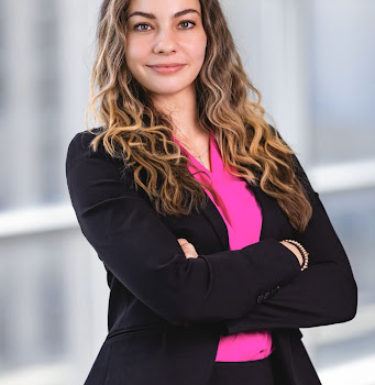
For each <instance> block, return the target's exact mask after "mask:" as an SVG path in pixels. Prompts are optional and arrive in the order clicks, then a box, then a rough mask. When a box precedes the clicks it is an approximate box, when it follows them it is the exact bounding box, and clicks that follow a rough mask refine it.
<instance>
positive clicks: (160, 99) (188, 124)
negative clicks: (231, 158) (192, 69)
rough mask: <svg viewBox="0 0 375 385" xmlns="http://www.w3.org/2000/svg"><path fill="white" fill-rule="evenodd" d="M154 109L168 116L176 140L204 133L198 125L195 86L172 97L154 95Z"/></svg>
mask: <svg viewBox="0 0 375 385" xmlns="http://www.w3.org/2000/svg"><path fill="white" fill-rule="evenodd" d="M152 101H153V103H154V105H155V107H156V108H157V109H158V110H159V111H162V112H163V113H165V114H166V115H168V116H169V118H170V119H171V122H172V126H173V135H174V136H175V137H176V138H179V137H180V138H181V136H182V137H183V136H184V135H185V137H190V138H191V137H195V136H197V135H202V133H204V131H203V129H202V128H201V126H200V124H199V119H198V108H197V101H196V91H195V86H194V87H190V88H187V89H185V90H184V91H183V92H180V93H178V94H174V95H154V96H153V97H152Z"/></svg>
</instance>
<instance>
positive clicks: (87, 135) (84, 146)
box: [67, 127, 103, 158]
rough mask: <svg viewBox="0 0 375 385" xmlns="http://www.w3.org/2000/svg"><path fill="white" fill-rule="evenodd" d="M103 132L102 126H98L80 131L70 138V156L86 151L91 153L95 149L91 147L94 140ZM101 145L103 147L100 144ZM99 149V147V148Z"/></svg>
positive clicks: (87, 153) (68, 153) (68, 151)
mask: <svg viewBox="0 0 375 385" xmlns="http://www.w3.org/2000/svg"><path fill="white" fill-rule="evenodd" d="M101 132H103V130H102V128H101V127H97V128H94V129H92V130H91V131H88V130H85V131H81V132H78V133H77V134H75V136H74V137H73V138H72V139H71V140H70V142H69V145H68V150H67V155H68V158H69V157H71V156H73V155H75V154H82V153H85V154H86V155H89V154H90V153H91V152H92V151H93V149H92V148H91V146H90V145H91V142H92V140H93V139H94V138H95V137H96V136H97V135H98V134H100V133H101ZM100 147H103V146H102V145H100ZM98 150H99V148H98Z"/></svg>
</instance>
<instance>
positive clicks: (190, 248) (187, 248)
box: [177, 238, 198, 258]
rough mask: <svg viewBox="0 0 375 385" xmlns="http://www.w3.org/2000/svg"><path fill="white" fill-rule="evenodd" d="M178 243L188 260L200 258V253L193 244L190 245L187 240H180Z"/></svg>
mask: <svg viewBox="0 0 375 385" xmlns="http://www.w3.org/2000/svg"><path fill="white" fill-rule="evenodd" d="M177 241H178V243H179V244H180V246H181V248H182V250H183V251H184V253H185V257H186V258H198V253H197V251H196V250H195V247H194V245H193V244H192V243H189V242H188V241H187V240H186V239H185V238H179V239H177Z"/></svg>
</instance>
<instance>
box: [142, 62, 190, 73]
mask: <svg viewBox="0 0 375 385" xmlns="http://www.w3.org/2000/svg"><path fill="white" fill-rule="evenodd" d="M184 66H185V64H180V63H168V64H154V65H150V66H148V67H150V68H151V69H152V70H154V71H155V72H157V73H159V74H172V73H175V72H178V71H180V70H181V69H182V68H184Z"/></svg>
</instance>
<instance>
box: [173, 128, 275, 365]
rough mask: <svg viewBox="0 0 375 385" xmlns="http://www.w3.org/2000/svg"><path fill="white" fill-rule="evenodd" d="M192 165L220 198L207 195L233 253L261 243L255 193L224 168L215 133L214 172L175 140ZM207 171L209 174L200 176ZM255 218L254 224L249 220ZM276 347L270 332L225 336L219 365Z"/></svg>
mask: <svg viewBox="0 0 375 385" xmlns="http://www.w3.org/2000/svg"><path fill="white" fill-rule="evenodd" d="M171 139H172V140H174V141H175V142H176V143H177V144H178V145H179V146H180V148H181V150H182V151H183V152H184V153H185V154H186V155H187V157H188V158H189V159H190V161H191V162H192V164H193V166H190V165H189V164H188V168H189V171H190V172H191V173H192V174H193V176H194V177H195V178H196V179H197V180H198V181H199V182H203V183H205V184H208V185H211V187H212V188H213V190H214V191H215V192H216V194H217V196H218V201H215V200H214V198H213V196H212V194H211V193H210V191H209V190H207V189H205V191H206V193H207V195H208V196H209V197H210V199H211V200H212V202H213V203H214V204H215V206H216V207H217V209H218V211H219V212H220V214H221V216H222V218H223V220H224V222H225V224H226V226H227V229H228V237H229V245H230V250H238V249H242V248H243V247H245V246H248V245H249V244H252V243H255V242H258V241H259V237H260V232H261V228H262V212H261V208H260V206H259V204H258V202H257V201H256V199H255V197H254V195H253V193H252V191H251V190H250V188H249V187H248V185H247V182H246V181H245V180H244V179H243V178H239V177H236V176H233V175H231V174H230V173H229V172H228V171H227V169H225V168H224V165H223V162H222V158H221V154H220V149H219V146H218V144H217V142H216V140H215V138H214V136H213V134H212V133H211V135H210V163H211V171H210V170H208V169H207V168H206V167H204V166H203V165H202V164H201V163H200V162H198V160H197V159H196V158H194V156H192V155H191V154H190V153H189V152H188V151H187V150H186V149H185V148H184V147H183V146H182V145H181V143H179V142H178V140H177V139H176V138H174V137H173V136H172V138H171ZM197 169H198V170H203V171H205V172H206V173H207V174H208V177H207V176H206V174H203V173H197ZM250 218H251V221H250V220H249V219H250ZM273 350H274V347H273V345H272V337H271V332H270V331H269V330H264V331H256V332H253V331H252V332H241V333H236V334H232V335H229V336H221V337H220V340H219V346H218V350H217V353H216V359H215V361H253V360H260V359H263V358H266V357H267V356H269V355H270V354H271V353H272V351H273Z"/></svg>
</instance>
